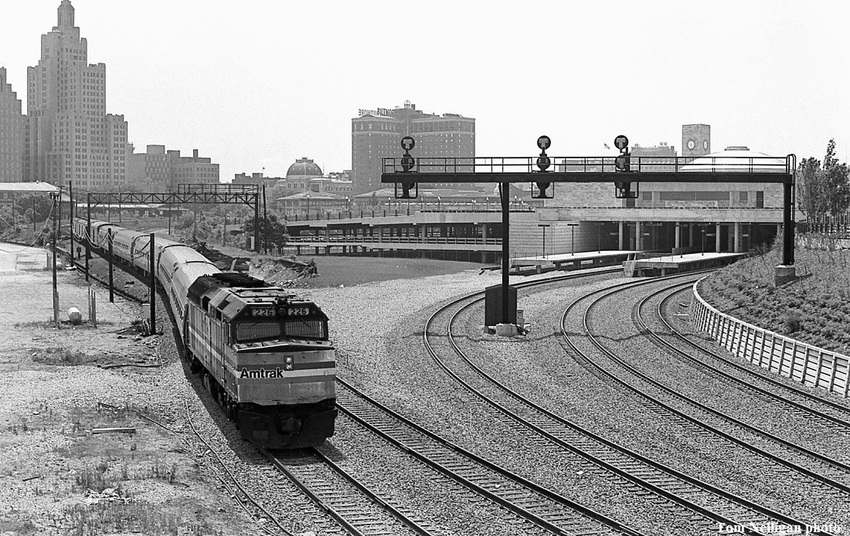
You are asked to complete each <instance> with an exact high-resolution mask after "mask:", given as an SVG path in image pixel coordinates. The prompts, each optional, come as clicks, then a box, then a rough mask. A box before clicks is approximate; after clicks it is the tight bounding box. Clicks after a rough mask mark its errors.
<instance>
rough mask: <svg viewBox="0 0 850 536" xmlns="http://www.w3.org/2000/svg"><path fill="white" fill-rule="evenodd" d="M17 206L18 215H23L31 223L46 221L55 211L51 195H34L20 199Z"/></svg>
mask: <svg viewBox="0 0 850 536" xmlns="http://www.w3.org/2000/svg"><path fill="white" fill-rule="evenodd" d="M15 205H16V210H17V212H18V214H23V215H24V216H26V218H27V219H28V220H29V221H30V222H34V221H46V220H47V218H49V217H50V215H51V211H52V210H53V199H52V198H51V197H50V196H49V195H44V194H40V195H39V194H34V195H28V196H26V197H22V198H20V199H18V200H17V201H16V203H15ZM33 209H35V212H33Z"/></svg>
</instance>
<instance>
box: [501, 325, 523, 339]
mask: <svg viewBox="0 0 850 536" xmlns="http://www.w3.org/2000/svg"><path fill="white" fill-rule="evenodd" d="M496 335H498V336H500V337H516V336H517V335H519V329H517V326H516V324H496Z"/></svg>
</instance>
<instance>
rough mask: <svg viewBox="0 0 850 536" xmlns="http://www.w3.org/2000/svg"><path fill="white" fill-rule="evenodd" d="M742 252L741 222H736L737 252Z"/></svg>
mask: <svg viewBox="0 0 850 536" xmlns="http://www.w3.org/2000/svg"><path fill="white" fill-rule="evenodd" d="M740 252H741V222H739V221H736V222H735V253H740Z"/></svg>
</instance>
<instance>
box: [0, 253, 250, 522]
mask: <svg viewBox="0 0 850 536" xmlns="http://www.w3.org/2000/svg"><path fill="white" fill-rule="evenodd" d="M45 264H46V256H45V255H44V252H43V251H40V252H39V250H24V249H23V248H22V247H20V246H10V245H7V244H0V288H2V292H0V322H2V325H3V326H4V330H3V337H2V338H0V390H2V392H3V396H2V397H0V452H3V456H2V457H0V535H3V536H6V535H10V534H15V535H18V534H21V535H30V534H32V535H35V534H39V535H41V534H51V535H52V534H75V535H76V534H79V535H88V534H130V533H135V534H138V533H142V534H192V535H237V534H248V533H252V532H254V531H255V530H256V526H255V525H253V524H252V522H251V521H250V519H249V518H248V517H247V515H246V514H244V513H243V512H242V511H241V510H240V509H239V508H238V506H237V505H236V504H235V502H234V501H233V500H232V499H231V498H230V497H229V496H228V495H227V494H225V493H224V492H223V491H222V490H221V489H220V488H219V483H218V481H217V479H216V477H215V475H214V474H212V473H211V472H210V470H209V469H208V468H207V467H208V465H207V464H205V463H204V460H203V459H202V458H201V455H200V454H198V452H199V450H198V447H197V445H195V444H193V443H192V442H191V441H190V439H188V438H187V436H186V435H185V434H174V433H170V432H168V431H166V430H164V429H163V428H161V427H159V426H157V425H156V424H154V423H152V422H151V421H150V420H148V419H145V418H143V417H142V415H145V416H151V417H153V418H155V419H158V420H164V421H165V422H168V418H169V416H168V415H167V414H164V413H163V410H162V404H163V403H165V401H167V400H168V398H169V395H170V394H171V393H173V392H174V391H176V390H179V389H181V387H180V385H179V383H180V381H181V377H182V381H183V383H185V376H184V375H183V372H182V365H181V363H180V362H179V361H177V360H176V359H175V357H174V355H173V351H172V350H168V351H166V352H163V351H161V350H162V348H163V346H165V345H164V344H163V343H164V342H167V341H165V340H164V339H165V338H166V336H159V335H154V336H149V337H142V336H141V335H140V334H139V333H138V327H139V324H138V320H139V318H140V316H141V313H142V310H141V307H140V306H138V305H135V304H132V303H129V302H125V301H122V300H120V299H116V302H115V303H114V304H110V303H109V301H108V293H107V292H106V291H105V290H104V289H98V290H96V307H97V310H96V315H97V327H96V328H95V327H94V325H93V324H92V322H90V321H89V310H88V306H87V303H88V287H87V285H85V283H84V281H83V280H82V278H81V277H80V276H79V275H78V274H76V273H74V272H66V271H64V270H63V271H60V272H59V273H58V293H59V303H60V310H61V311H62V314H61V318H62V319H65V320H66V321H65V322H63V323H62V325H61V327H60V329H56V327H55V324H54V322H53V307H52V276H51V272H50V271H45V270H44V266H45ZM71 306H76V307H77V308H78V309H79V310H80V311H81V313H82V317H83V319H84V320H85V321H84V322H83V323H82V324H80V325H76V326H75V325H72V324H70V323H69V322H67V314H66V313H67V311H68V308H69V307H71ZM166 332H167V333H168V337H170V333H171V332H170V330H167V331H166ZM172 346H173V344H172ZM169 354H170V355H169ZM182 390H184V391H185V390H186V388H185V386H183V387H182ZM175 398H176V397H175ZM100 429H122V430H112V431H110V432H109V433H95V432H98V431H99V430H100ZM201 454H202V452H201Z"/></svg>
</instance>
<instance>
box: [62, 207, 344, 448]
mask: <svg viewBox="0 0 850 536" xmlns="http://www.w3.org/2000/svg"><path fill="white" fill-rule="evenodd" d="M88 228H89V227H88V222H87V221H86V220H82V219H78V220H75V222H74V234H75V236H76V237H77V238H79V239H80V240H85V239H86V238H88V236H89V233H88ZM110 235H111V239H112V244H113V253H114V255H115V256H116V257H117V258H118V259H120V261H121V263H122V264H124V265H125V266H126V267H127V268H128V270H129V271H130V272H131V273H133V274H134V275H137V276H138V277H143V278H146V279H149V278H150V273H149V270H150V266H151V265H150V259H151V257H150V256H151V254H153V255H154V266H155V271H156V277H157V280H158V282H159V284H160V285H161V286H162V288H163V289H164V290H165V293H166V295H167V301H168V303H169V306H170V307H171V310H172V312H173V313H174V319H175V322H176V323H177V328H178V331H179V333H180V337H181V339H182V341H183V347H184V357H185V358H186V359H187V360H188V361H189V362H190V365H191V370H192V372H195V373H199V374H201V377H202V379H203V384H204V386H205V387H206V388H207V389H208V390H209V391H210V393H211V394H212V395H213V398H215V399H216V401H218V402H219V404H220V405H221V406H222V408H224V411H225V413H226V414H227V416H228V417H229V418H230V419H231V420H233V421H234V422H235V423H236V425H237V427H238V428H239V430H240V433H241V434H242V437H244V438H245V439H248V440H250V441H252V442H254V443H255V444H257V445H259V446H262V447H270V448H275V447H277V448H279V447H285V448H296V447H305V446H314V445H320V444H322V443H323V442H324V440H325V439H326V438H328V437H330V436H332V435H333V433H334V421H335V419H336V415H337V410H336V387H335V385H336V384H335V381H336V351H335V349H334V346H333V344H332V343H331V341H330V340H329V337H328V318H327V316H326V315H325V314H324V312H322V310H321V309H320V308H319V307H318V306H317V305H316V304H315V303H313V302H311V301H308V300H302V299H299V298H298V297H297V296H296V295H295V294H293V293H292V292H290V291H288V290H284V289H282V288H278V287H273V286H269V285H268V284H267V283H265V282H264V281H262V280H260V279H256V278H253V277H250V276H247V275H245V274H241V273H238V272H221V271H220V270H219V269H218V268H217V267H216V266H215V265H214V264H213V263H211V262H210V261H209V260H208V259H206V258H205V257H204V256H203V255H201V254H200V253H198V252H197V251H195V250H194V249H192V248H190V247H188V246H186V245H183V244H181V243H179V242H175V241H173V240H168V239H165V238H160V237H157V238H156V240H155V243H154V251H153V252H152V251H151V248H150V235H149V234H144V233H139V232H136V231H131V230H128V229H124V228H121V227H118V226H116V225H113V224H111V223H107V222H99V221H93V222H91V237H90V244H91V247H92V248H94V249H95V250H97V251H98V252H100V253H101V254H106V252H107V251H108V247H109V240H110Z"/></svg>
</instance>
